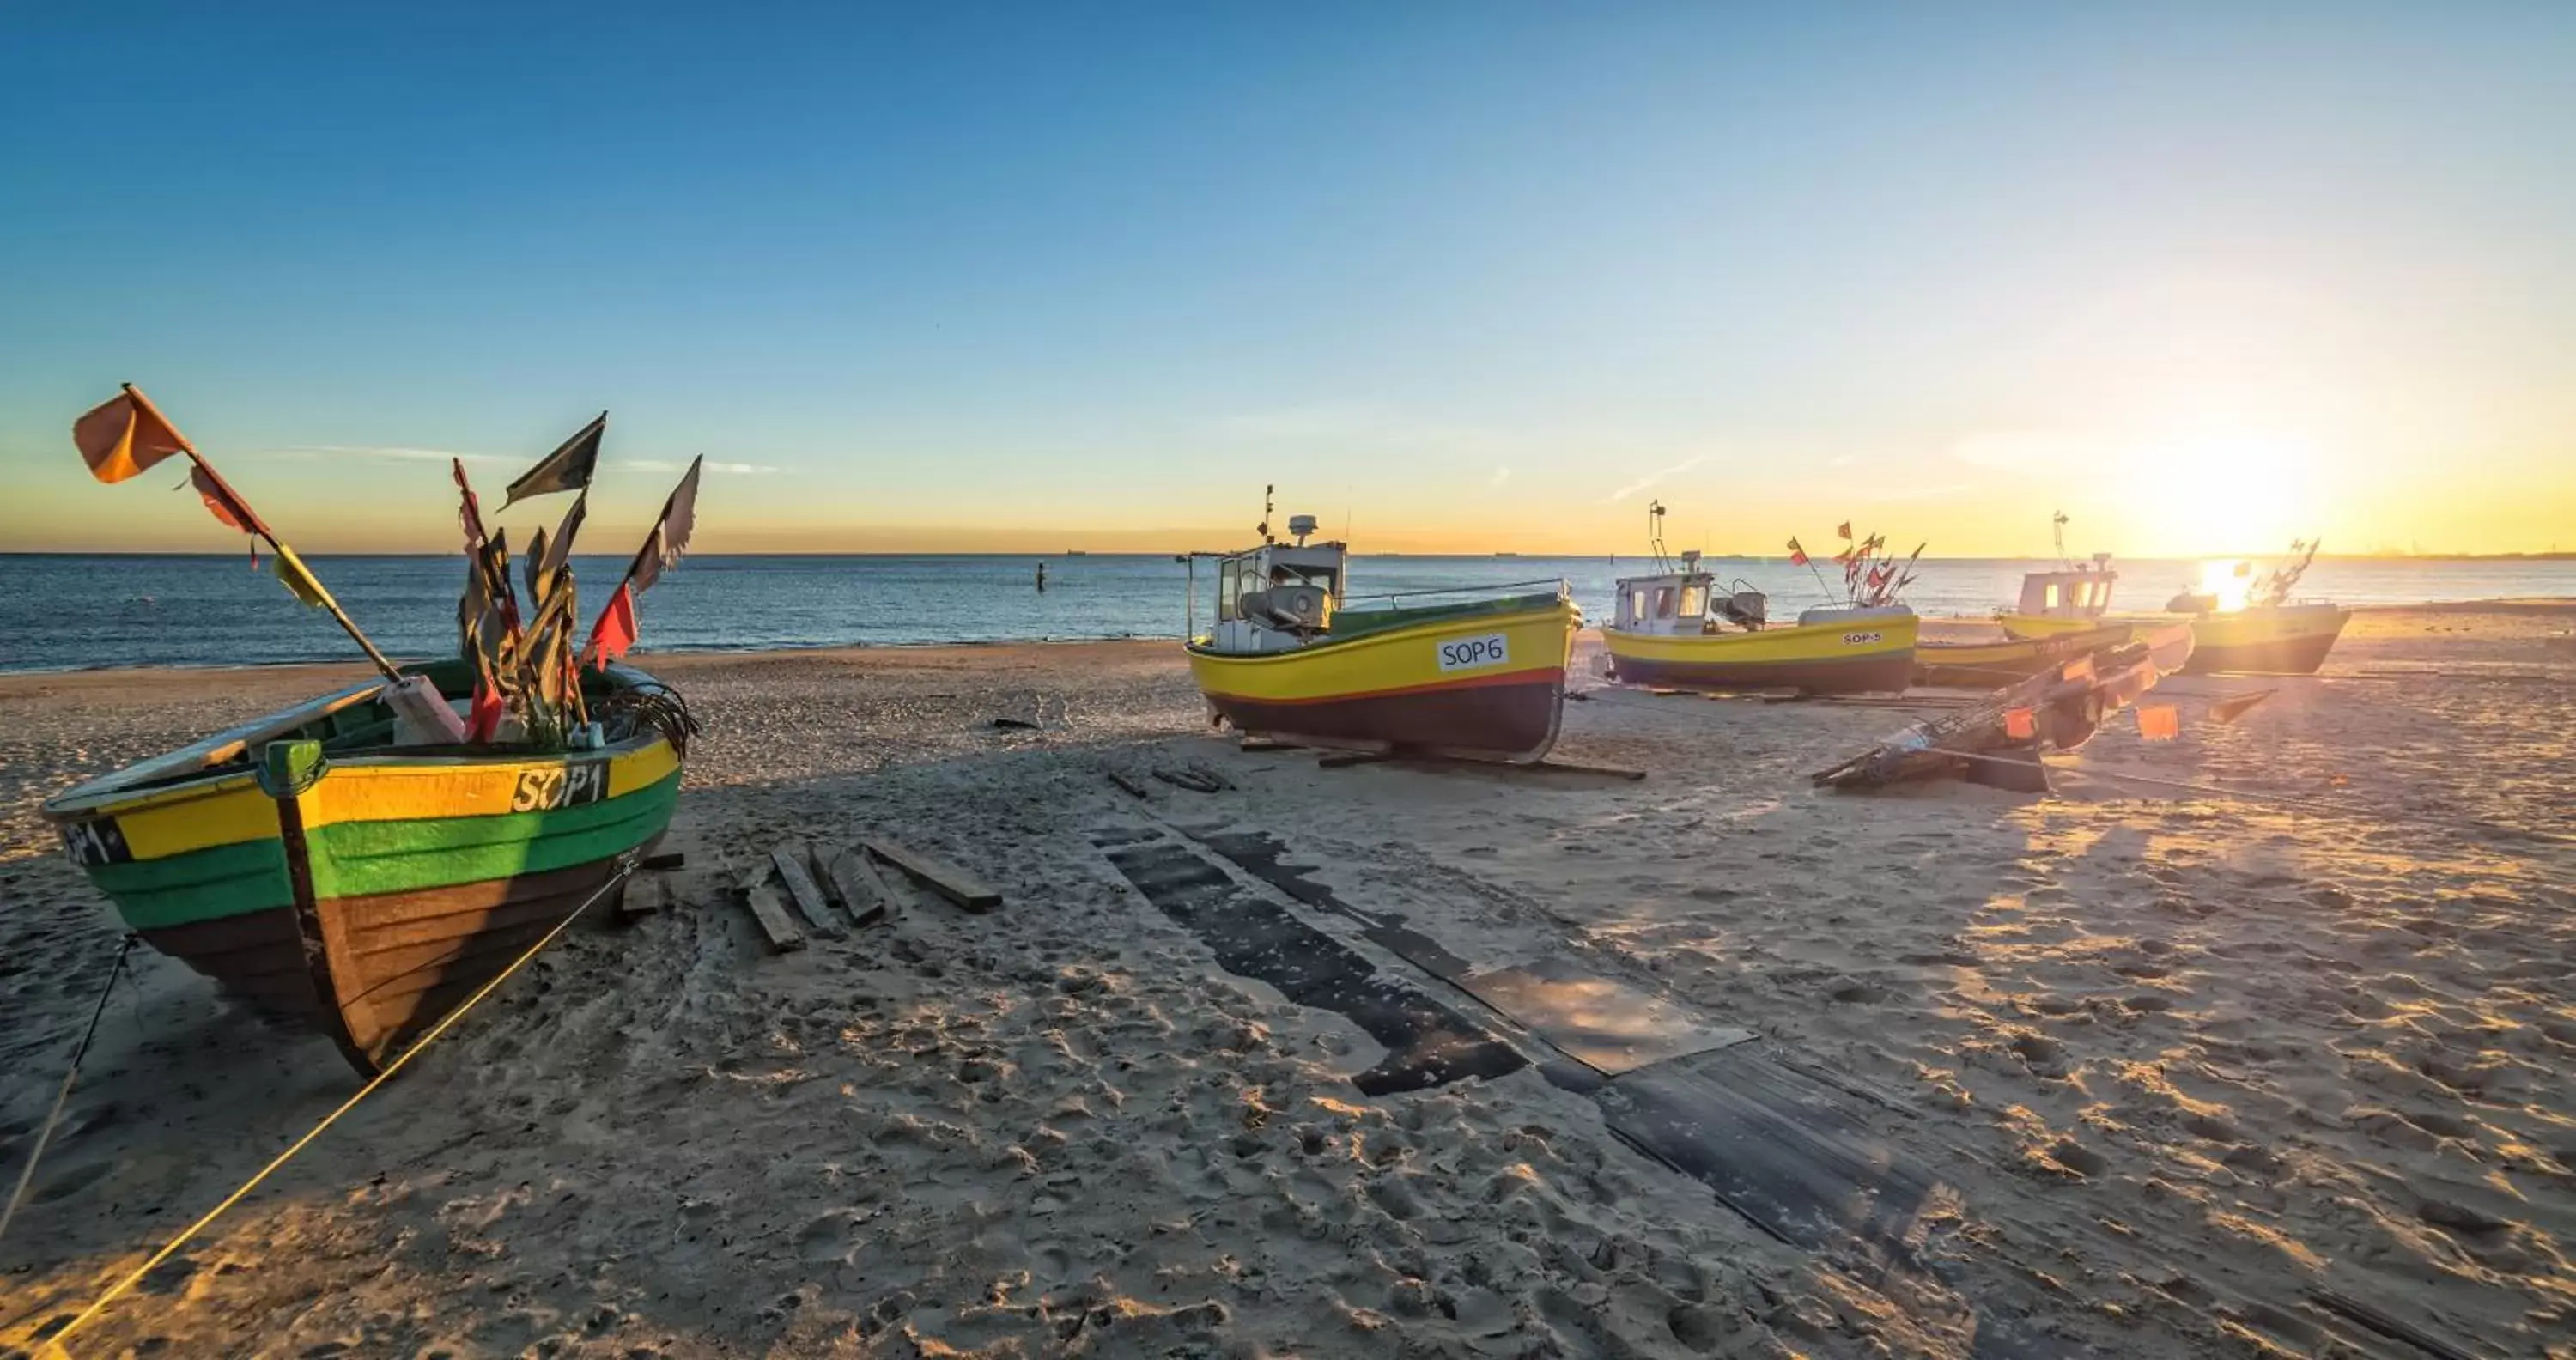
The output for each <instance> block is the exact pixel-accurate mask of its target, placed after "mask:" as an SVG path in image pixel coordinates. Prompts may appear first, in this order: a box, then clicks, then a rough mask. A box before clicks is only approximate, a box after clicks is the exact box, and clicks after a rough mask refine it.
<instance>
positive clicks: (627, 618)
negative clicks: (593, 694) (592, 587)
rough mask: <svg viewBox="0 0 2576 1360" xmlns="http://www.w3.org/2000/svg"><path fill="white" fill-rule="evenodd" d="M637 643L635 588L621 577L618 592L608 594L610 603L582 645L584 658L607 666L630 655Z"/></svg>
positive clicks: (590, 662) (601, 611)
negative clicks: (631, 587)
mask: <svg viewBox="0 0 2576 1360" xmlns="http://www.w3.org/2000/svg"><path fill="white" fill-rule="evenodd" d="M634 645H635V592H634V591H632V590H630V589H628V588H627V585H626V583H625V582H623V581H620V582H618V583H617V593H616V594H614V595H611V596H609V597H608V607H607V608H605V609H602V610H600V611H599V622H597V623H594V624H592V625H591V626H590V641H589V642H587V643H585V644H583V646H582V649H581V656H582V661H583V663H584V664H587V665H591V666H605V665H607V664H608V663H609V662H612V661H615V660H617V659H618V658H619V657H622V656H624V655H626V653H627V651H628V649H630V648H632V647H633V646H634Z"/></svg>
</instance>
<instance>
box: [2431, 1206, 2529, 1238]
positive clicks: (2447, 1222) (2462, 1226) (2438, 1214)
mask: <svg viewBox="0 0 2576 1360" xmlns="http://www.w3.org/2000/svg"><path fill="white" fill-rule="evenodd" d="M2415 1216H2416V1217H2418V1218H2421V1219H2423V1220H2424V1221H2425V1222H2427V1223H2430V1224H2432V1225H2433V1226H2434V1227H2437V1228H2445V1229H2448V1230H2450V1231H2452V1232H2455V1233H2460V1234H2463V1235H2465V1236H2469V1237H2482V1238H2483V1237H2497V1236H2501V1235H2502V1234H2504V1233H2505V1232H2506V1231H2508V1230H2510V1229H2511V1228H2512V1227H2513V1224H2511V1223H2509V1222H2507V1221H2505V1220H2504V1219H2501V1218H2497V1217H2495V1216H2494V1215H2492V1214H2488V1213H2484V1212H2481V1211H2479V1210H2477V1209H2472V1208H2470V1207H2469V1206H2468V1205H2465V1204H2459V1203H2454V1202H2453V1201H2450V1200H2446V1199H2428V1200H2425V1201H2423V1202H2422V1203H2420V1204H2418V1205H2416V1206H2415Z"/></svg>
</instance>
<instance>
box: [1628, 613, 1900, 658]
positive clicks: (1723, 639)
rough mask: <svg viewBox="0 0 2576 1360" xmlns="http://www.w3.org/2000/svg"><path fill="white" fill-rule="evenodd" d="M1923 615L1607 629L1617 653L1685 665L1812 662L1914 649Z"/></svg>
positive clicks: (1887, 655)
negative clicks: (1740, 628)
mask: <svg viewBox="0 0 2576 1360" xmlns="http://www.w3.org/2000/svg"><path fill="white" fill-rule="evenodd" d="M1922 626H1923V621H1922V620H1921V619H1920V618H1917V617H1916V616H1914V615H1912V614H1895V615H1889V616H1886V617H1881V618H1865V619H1851V620H1845V621H1841V622H1835V623H1802V624H1796V625H1793V626H1790V627H1786V628H1765V629H1762V630H1760V631H1759V632H1752V633H1701V634H1696V635H1692V634H1684V635H1682V636H1679V637H1673V636H1666V635H1663V634H1654V633H1629V632H1622V631H1620V630H1618V629H1615V628H1604V629H1602V630H1601V639H1602V641H1603V642H1604V643H1605V644H1607V645H1608V646H1609V649H1610V655H1611V656H1612V657H1614V658H1616V659H1619V660H1622V661H1626V660H1636V661H1646V662H1666V663H1679V664H1684V665H1692V664H1698V665H1748V666H1778V665H1803V664H1806V663H1809V662H1821V663H1826V664H1833V663H1839V662H1858V661H1884V660H1890V659H1894V658H1898V657H1902V656H1905V655H1907V654H1909V653H1911V652H1912V651H1913V650H1914V641H1915V638H1916V636H1917V635H1918V634H1919V633H1920V632H1921V631H1922Z"/></svg>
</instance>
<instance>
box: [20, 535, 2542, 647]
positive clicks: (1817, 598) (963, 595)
mask: <svg viewBox="0 0 2576 1360" xmlns="http://www.w3.org/2000/svg"><path fill="white" fill-rule="evenodd" d="M307 561H308V564H309V565H310V566H311V567H312V568H313V571H314V574H315V575H317V576H319V577H321V578H322V580H323V582H324V584H326V585H327V586H329V587H330V589H331V592H332V594H333V595H335V596H336V597H338V599H339V601H340V603H341V604H342V605H343V606H344V607H345V608H346V609H347V610H348V611H349V613H350V615H351V616H352V617H354V618H355V619H357V621H358V623H359V625H360V626H361V627H363V628H365V629H366V630H367V632H368V634H369V635H370V636H371V637H373V638H374V639H375V641H376V644H377V645H378V646H379V647H382V648H383V649H384V650H385V651H386V652H387V653H388V654H390V655H394V656H398V657H428V656H445V655H453V654H454V652H455V650H456V599H457V594H458V592H459V590H460V589H461V588H462V586H463V584H464V579H465V564H464V559H463V558H462V557H461V556H437V557H314V558H310V559H307ZM1041 563H1043V564H1044V565H1045V567H1046V589H1045V591H1044V592H1040V591H1039V590H1038V589H1037V568H1038V566H1039V565H1040V564H1041ZM1703 565H1704V566H1705V567H1706V569H1707V570H1709V571H1711V572H1713V573H1715V574H1716V576H1717V577H1718V579H1719V581H1720V583H1721V584H1726V583H1731V582H1733V581H1735V580H1738V579H1741V580H1743V581H1744V582H1745V583H1747V584H1748V585H1750V586H1752V587H1753V588H1755V589H1758V590H1763V591H1767V592H1769V594H1770V596H1771V601H1772V607H1771V612H1772V616H1773V617H1774V618H1785V617H1789V616H1792V615H1794V614H1795V613H1796V612H1797V611H1798V610H1799V609H1801V608H1805V607H1808V606H1811V605H1815V604H1820V603H1823V602H1824V601H1825V598H1826V587H1825V586H1824V585H1822V584H1820V583H1819V582H1818V581H1817V579H1816V577H1815V575H1814V574H1811V573H1810V572H1809V571H1808V570H1807V569H1805V568H1802V567H1796V566H1792V565H1790V564H1789V563H1787V562H1785V561H1782V560H1779V559H1777V558H1773V559H1768V560H1763V559H1754V558H1710V559H1708V560H1707V561H1706V562H1705V563H1704V564H1703ZM2041 565H2044V564H2040V563H2034V562H2028V561H2021V560H2012V559H1969V558H1954V559H1940V560H1927V561H1925V562H1923V563H1921V564H1920V572H1921V575H1920V577H1919V579H1917V580H1916V581H1915V583H1914V585H1913V586H1912V587H1911V588H1909V589H1908V590H1907V591H1906V600H1907V602H1908V603H1910V604H1912V605H1913V606H1914V607H1915V608H1916V609H1918V610H1921V611H1922V612H1923V613H1925V614H1927V615H1953V614H1956V615H1976V614H1987V613H1991V612H1993V611H1994V610H1995V609H1996V608H1997V607H1999V606H2001V605H2004V604H2006V603H2008V602H2010V601H2011V600H2012V598H2013V597H2014V595H2015V594H2016V593H2017V591H2018V590H2019V586H2020V581H2021V574H2022V573H2023V572H2025V571H2029V570H2032V569H2034V568H2035V567H2038V566H2041ZM625 566H626V563H625V561H624V559H622V558H607V557H598V558H593V557H582V558H578V559H576V562H575V574H576V577H577V579H578V581H579V583H580V586H581V589H582V596H581V601H582V612H583V616H584V619H585V623H586V622H587V620H588V618H589V617H590V616H591V615H593V614H595V613H596V612H597V610H598V608H599V605H600V604H601V603H602V602H604V601H605V600H606V599H607V598H608V592H609V591H610V590H611V589H613V588H614V586H615V583H616V581H617V579H618V574H619V573H620V572H622V571H623V570H624V569H625ZM1649 566H1650V564H1649V563H1648V561H1647V559H1645V558H1642V557H1620V558H1616V559H1611V558H1603V557H1413V556H1405V557H1387V556H1378V557H1370V556H1359V557H1354V558H1353V560H1352V562H1351V570H1350V590H1351V592H1352V593H1353V594H1354V595H1355V596H1366V595H1370V594H1373V593H1377V592H1419V591H1452V590H1478V589H1490V588H1494V587H1501V586H1508V585H1511V584H1514V583H1520V582H1543V583H1550V584H1552V583H1553V582H1555V581H1556V580H1559V579H1563V580H1565V581H1567V582H1568V583H1570V584H1571V585H1572V587H1573V589H1574V597H1575V600H1576V601H1577V602H1578V603H1580V604H1581V605H1582V606H1583V610H1584V612H1585V614H1587V615H1589V616H1591V617H1592V618H1594V619H1600V618H1603V617H1606V615H1607V613H1608V610H1609V603H1610V594H1611V582H1612V581H1613V580H1614V579H1616V578H1617V577H1619V576H1621V575H1625V574H1630V573H1635V572H1639V571H1643V570H1647V569H1649ZM1817 566H1818V568H1819V569H1820V570H1821V571H1822V573H1823V574H1824V576H1825V577H1826V579H1827V580H1828V581H1839V579H1840V577H1839V573H1838V572H1837V571H1836V569H1835V568H1834V567H1833V565H1832V564H1831V563H1829V562H1819V563H1818V564H1817ZM2118 566H2119V569H2120V585H2119V598H2118V599H2117V600H2116V601H2115V603H2116V604H2117V605H2119V606H2122V607H2126V608H2130V609H2139V610H2147V609H2154V608H2157V607H2159V606H2161V605H2162V604H2163V603H2164V602H2165V600H2166V599H2168V598H2170V597H2171V596H2172V595H2173V594H2174V593H2175V592H2177V591H2178V590H2180V589H2182V588H2183V587H2185V586H2187V585H2191V584H2193V583H2195V582H2197V581H2199V580H2200V577H2201V570H2202V568H2201V564H2200V563H2198V562H2196V561H2193V562H2179V561H2124V562H2121V563H2119V564H2118ZM1215 576H1216V573H1215V569H1214V564H1213V563H1212V562H1208V561H1201V562H1200V563H1199V566H1198V570H1197V573H1196V580H1197V584H1198V607H1197V618H1198V621H1199V622H1200V624H1201V625H1202V626H1204V624H1205V623H1206V620H1207V617H1208V609H1209V607H1210V606H1211V604H1212V602H1213V600H1214V596H1215ZM1188 579H1189V577H1188V574H1187V571H1186V569H1185V567H1184V566H1183V565H1182V564H1181V563H1179V562H1176V561H1174V560H1173V559H1172V557H1171V556H1169V555H1168V554H1107V553H1100V554H1090V555H1084V556H1073V555H1058V556H1039V555H1034V554H1032V555H1026V556H920V557H900V556H775V557H726V556H714V555H702V556H694V557H690V558H689V559H687V560H686V561H684V562H682V563H681V564H680V565H679V566H677V567H675V568H673V569H672V570H670V571H669V572H666V573H665V574H664V575H663V577H662V580H661V582H660V583H659V584H658V585H656V586H655V587H654V588H653V590H652V592H651V593H650V594H648V595H646V596H645V597H644V598H643V600H642V601H641V602H640V605H639V607H638V609H637V615H638V618H639V621H640V624H641V633H642V640H641V643H640V646H641V648H642V649H643V650H646V651H712V650H751V649H761V648H780V647H832V646H846V645H852V644H864V645H898V644H914V643H937V642H990V641H1004V640H1034V639H1072V638H1177V637H1179V636H1180V635H1181V633H1182V630H1183V627H1184V621H1185V617H1186V615H1185V612H1184V602H1185V598H1186V594H1187V592H1186V591H1185V589H1184V583H1185V582H1186V581H1187V580H1188ZM2299 593H2300V594H2301V595H2302V596H2314V597H2316V598H2320V599H2333V600H2337V601H2339V602H2341V603H2344V604H2407V603H2417V602H2424V601H2439V600H2473V599H2494V598H2500V597H2524V596H2560V597H2569V596H2576V561H2568V560H2545V559H2522V560H2512V559H2490V560H2480V561H2460V560H2441V559H2424V558H2387V559H2359V558H2347V559H2332V560H2326V561H2320V562H2318V563H2317V564H2316V565H2315V566H2314V567H2313V568H2311V569H2310V570H2309V572H2308V575H2307V579H2306V580H2305V581H2304V582H2303V583H2302V584H2301V586H2300V591H2299ZM1355 602H1364V601H1355ZM357 655H358V653H357V651H356V649H355V647H353V646H352V645H351V644H350V642H349V641H348V639H347V638H346V637H345V636H344V635H343V634H342V633H341V632H340V630H339V628H338V627H337V626H336V625H334V624H333V623H332V622H331V620H330V618H329V616H327V615H325V614H323V613H322V612H320V611H318V610H314V609H309V608H307V607H305V606H304V605H302V604H299V603H297V602H296V600H295V599H294V597H292V596H290V595H288V594H287V593H286V591H285V590H284V589H283V588H282V587H280V586H279V585H278V583H277V582H276V580H275V579H273V578H272V577H270V576H269V575H268V574H267V573H266V572H265V571H258V572H254V571H253V570H251V568H250V565H249V559H248V557H247V556H246V555H244V554H240V553H235V554H231V555H228V556H202V557H196V556H187V557H182V556H73V555H48V554H25V555H0V670H65V669H77V668H85V667H97V666H217V665H243V664H259V663H266V662H285V661H329V660H347V659H353V658H355V657H357Z"/></svg>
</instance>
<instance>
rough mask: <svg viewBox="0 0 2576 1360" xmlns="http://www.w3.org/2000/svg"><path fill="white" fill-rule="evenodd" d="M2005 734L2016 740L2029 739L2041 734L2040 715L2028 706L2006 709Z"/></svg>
mask: <svg viewBox="0 0 2576 1360" xmlns="http://www.w3.org/2000/svg"><path fill="white" fill-rule="evenodd" d="M2004 735H2005V736H2007V737H2010V738H2012V739H2013V740H2014V741H2028V740H2030V739H2031V738H2032V737H2035V736H2037V735H2039V715H2038V714H2036V713H2033V712H2032V711H2030V710H2029V709H2027V708H2007V709H2005V710H2004Z"/></svg>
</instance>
